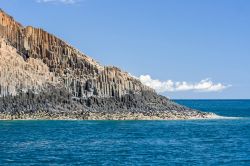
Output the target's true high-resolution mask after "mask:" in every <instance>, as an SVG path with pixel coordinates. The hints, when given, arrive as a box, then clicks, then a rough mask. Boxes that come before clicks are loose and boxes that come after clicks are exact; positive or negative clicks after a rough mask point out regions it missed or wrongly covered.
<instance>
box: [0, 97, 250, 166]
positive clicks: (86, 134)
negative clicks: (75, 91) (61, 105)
mask: <svg viewBox="0 0 250 166" xmlns="http://www.w3.org/2000/svg"><path fill="white" fill-rule="evenodd" d="M177 102H179V103H182V104H185V105H187V106H190V107H193V108H196V109H200V110H203V111H210V112H215V113H217V114H220V115H227V116H234V117H244V118H239V119H231V120H193V121H0V165H216V166H217V165H250V100H244V101H243V100H230V101H229V100H228V101H222V100H219V101H218V100H201V101H194V100H178V101H177Z"/></svg>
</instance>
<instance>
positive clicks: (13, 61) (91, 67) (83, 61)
mask: <svg viewBox="0 0 250 166" xmlns="http://www.w3.org/2000/svg"><path fill="white" fill-rule="evenodd" d="M218 117H219V116H217V115H215V114H213V113H205V112H201V111H197V110H193V109H190V108H187V107H184V106H181V105H179V104H176V103H174V102H173V101H171V100H169V99H168V98H166V97H164V96H161V95H158V94H157V93H156V92H155V91H154V90H153V89H151V88H150V87H147V86H145V85H143V84H142V83H141V82H140V81H139V80H138V79H136V78H134V77H133V76H131V75H130V74H128V73H127V72H124V71H122V70H121V69H119V68H117V67H114V66H102V65H101V64H99V63H98V62H96V61H95V60H94V59H92V58H91V57H89V56H87V55H86V54H84V53H82V52H80V51H79V50H77V49H75V48H74V47H72V46H71V45H69V44H67V43H66V42H64V41H63V40H61V39H59V38H57V37H56V36H54V35H52V34H50V33H48V32H46V31H44V30H43V29H40V28H34V27H31V26H27V27H24V26H23V25H22V24H20V23H18V22H17V21H15V20H14V18H13V17H11V16H9V15H8V14H6V13H5V12H4V11H2V10H0V119H5V120H15V119H17V120H18V119H44V120H49V119H52V120H70V119H78V120H177V119H211V118H218Z"/></svg>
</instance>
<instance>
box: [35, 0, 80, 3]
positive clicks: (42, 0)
mask: <svg viewBox="0 0 250 166" xmlns="http://www.w3.org/2000/svg"><path fill="white" fill-rule="evenodd" d="M37 2H38V3H63V4H75V3H77V2H79V0H37Z"/></svg>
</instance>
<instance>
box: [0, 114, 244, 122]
mask: <svg viewBox="0 0 250 166" xmlns="http://www.w3.org/2000/svg"><path fill="white" fill-rule="evenodd" d="M234 119H242V117H226V116H219V115H216V114H215V115H213V116H211V117H204V118H201V117H199V118H198V117H188V118H158V117H157V118H152V117H147V118H136V117H133V118H123V119H122V118H110V119H105V118H99V119H98V118H93V119H91V118H88V119H80V118H78V119H77V118H65V117H63V118H33V119H32V118H26V119H21V118H20V119H0V121H192V120H234Z"/></svg>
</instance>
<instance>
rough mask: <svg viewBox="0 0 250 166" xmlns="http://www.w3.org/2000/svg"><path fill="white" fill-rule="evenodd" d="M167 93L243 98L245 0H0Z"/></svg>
mask: <svg viewBox="0 0 250 166" xmlns="http://www.w3.org/2000/svg"><path fill="white" fill-rule="evenodd" d="M0 7H1V8H2V9H3V10H5V11H6V12H7V13H9V14H10V15H12V16H13V17H14V18H15V19H16V20H18V21H19V22H21V23H22V24H23V25H26V26H27V25H32V26H35V27H41V28H43V29H45V30H46V31H48V32H50V33H53V34H55V35H57V36H59V37H60V38H62V39H64V40H65V41H67V42H68V43H70V44H71V45H73V46H75V47H76V48H78V49H80V50H81V51H83V52H84V53H86V54H88V55H89V56H91V57H93V58H94V59H96V60H97V61H99V62H100V63H101V64H104V65H115V66H118V67H120V68H122V69H123V70H125V71H128V72H129V73H131V74H132V75H134V76H137V77H138V78H140V79H141V81H143V82H144V83H145V84H147V85H150V86H152V87H154V88H155V89H156V90H158V91H159V92H160V93H162V94H163V95H166V96H169V97H171V98H190V99H193V98H197V99H201V98H202V99H211V98H214V99H223V98H225V99H230V98H231V99H232V98H233V99H235V98H236V99H237V98H250V74H249V73H250V64H249V62H250V10H249V9H250V1H248V0H203V1H200V0H188V1H187V0H77V1H74V0H40V1H38V0H0Z"/></svg>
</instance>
